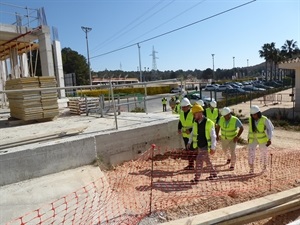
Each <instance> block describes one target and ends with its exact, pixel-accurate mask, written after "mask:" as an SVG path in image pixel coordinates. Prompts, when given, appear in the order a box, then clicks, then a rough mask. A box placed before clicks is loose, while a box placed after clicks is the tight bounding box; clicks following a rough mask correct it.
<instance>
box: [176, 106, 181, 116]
mask: <svg viewBox="0 0 300 225" xmlns="http://www.w3.org/2000/svg"><path fill="white" fill-rule="evenodd" d="M180 111H181V106H180V104H176V105H175V113H177V114H180Z"/></svg>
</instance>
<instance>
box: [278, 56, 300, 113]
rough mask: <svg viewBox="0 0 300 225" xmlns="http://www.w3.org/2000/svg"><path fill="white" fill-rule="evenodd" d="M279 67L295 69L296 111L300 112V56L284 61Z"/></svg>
mask: <svg viewBox="0 0 300 225" xmlns="http://www.w3.org/2000/svg"><path fill="white" fill-rule="evenodd" d="M278 67H279V68H281V69H290V70H295V74H296V75H295V93H294V98H295V111H296V112H300V57H298V58H295V59H290V60H288V61H285V62H282V63H280V64H279V65H278Z"/></svg>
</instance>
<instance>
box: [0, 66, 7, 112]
mask: <svg viewBox="0 0 300 225" xmlns="http://www.w3.org/2000/svg"><path fill="white" fill-rule="evenodd" d="M6 78H7V66H6V60H4V61H2V60H1V61H0V91H3V90H4V89H5V82H6ZM6 101H7V99H6V95H5V94H4V93H2V94H1V95H0V102H1V106H2V107H3V106H4V105H6Z"/></svg>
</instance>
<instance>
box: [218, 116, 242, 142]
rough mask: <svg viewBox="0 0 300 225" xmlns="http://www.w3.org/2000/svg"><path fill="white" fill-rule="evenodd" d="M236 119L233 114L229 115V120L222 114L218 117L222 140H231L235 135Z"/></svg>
mask: <svg viewBox="0 0 300 225" xmlns="http://www.w3.org/2000/svg"><path fill="white" fill-rule="evenodd" d="M237 119H238V118H237V117H235V116H231V117H230V119H229V121H226V120H225V118H224V116H222V117H221V118H220V121H219V125H220V127H221V138H222V139H223V140H225V139H227V140H232V139H233V138H234V137H235V136H236V135H237V127H236V121H237Z"/></svg>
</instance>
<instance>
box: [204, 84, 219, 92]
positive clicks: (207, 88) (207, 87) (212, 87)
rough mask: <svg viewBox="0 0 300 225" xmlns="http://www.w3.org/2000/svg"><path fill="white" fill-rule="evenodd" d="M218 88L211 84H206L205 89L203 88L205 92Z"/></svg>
mask: <svg viewBox="0 0 300 225" xmlns="http://www.w3.org/2000/svg"><path fill="white" fill-rule="evenodd" d="M217 89H218V88H217V86H215V85H213V84H208V85H206V87H205V89H204V90H205V91H216V90H217Z"/></svg>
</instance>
